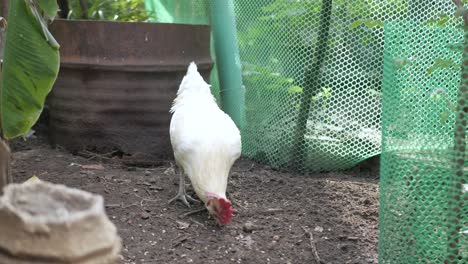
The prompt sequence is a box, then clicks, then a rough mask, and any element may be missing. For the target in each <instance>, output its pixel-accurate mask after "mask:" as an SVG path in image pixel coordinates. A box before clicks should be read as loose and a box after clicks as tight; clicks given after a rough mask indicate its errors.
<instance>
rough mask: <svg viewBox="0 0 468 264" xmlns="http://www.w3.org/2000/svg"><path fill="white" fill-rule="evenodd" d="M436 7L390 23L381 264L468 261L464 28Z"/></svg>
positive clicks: (442, 4)
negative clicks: (463, 77)
mask: <svg viewBox="0 0 468 264" xmlns="http://www.w3.org/2000/svg"><path fill="white" fill-rule="evenodd" d="M434 3H435V1H434ZM437 3H439V4H438V5H432V6H431V8H427V7H424V6H419V7H418V6H415V8H416V10H415V12H414V13H412V15H410V16H408V18H407V19H401V20H395V21H387V22H386V23H385V29H384V32H385V48H384V51H385V55H384V56H385V61H384V62H385V63H384V79H383V80H384V82H383V96H382V98H383V100H382V105H383V108H382V131H383V148H382V151H383V152H382V162H381V190H380V191H381V198H380V223H379V225H380V239H379V259H380V261H379V262H380V263H468V239H467V238H468V234H463V233H464V232H468V202H467V201H468V196H467V193H466V192H467V191H465V190H464V188H466V187H467V185H466V183H467V180H468V179H467V168H466V167H465V163H466V157H465V151H466V139H465V134H466V122H467V110H468V104H467V102H468V101H467V99H468V98H467V97H466V94H467V92H466V89H467V87H468V86H467V85H466V84H465V85H463V86H462V88H461V89H460V83H461V82H460V77H461V71H460V65H461V64H462V63H461V62H462V43H463V30H462V29H460V27H459V26H460V25H461V19H455V17H454V11H455V7H454V5H453V3H452V2H451V1H437ZM410 14H411V13H410ZM467 47H468V46H467ZM467 52H468V50H467ZM465 63H466V64H465V65H468V60H466V62H465ZM467 73H468V72H467ZM465 77H468V76H465ZM462 89H463V90H464V94H462V93H461V90H462ZM457 92H458V93H459V94H458V95H457ZM457 96H458V99H457ZM457 104H458V105H457ZM457 117H458V119H457ZM456 124H457V125H459V126H457V129H455V126H456ZM455 131H458V132H460V134H456V133H455Z"/></svg>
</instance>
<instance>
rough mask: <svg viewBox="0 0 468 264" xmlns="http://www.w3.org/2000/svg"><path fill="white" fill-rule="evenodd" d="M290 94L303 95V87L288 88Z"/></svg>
mask: <svg viewBox="0 0 468 264" xmlns="http://www.w3.org/2000/svg"><path fill="white" fill-rule="evenodd" d="M288 93H290V94H296V93H302V87H300V86H297V85H293V86H290V87H289V88H288Z"/></svg>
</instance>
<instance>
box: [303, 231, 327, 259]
mask: <svg viewBox="0 0 468 264" xmlns="http://www.w3.org/2000/svg"><path fill="white" fill-rule="evenodd" d="M302 229H303V230H304V232H305V233H306V234H307V235H309V239H310V248H311V249H312V254H313V255H314V258H315V262H316V263H317V264H320V263H322V262H321V261H320V257H319V255H318V252H317V247H316V246H315V241H314V235H313V234H312V232H311V231H310V230H309V229H308V228H306V227H304V226H303V227H302Z"/></svg>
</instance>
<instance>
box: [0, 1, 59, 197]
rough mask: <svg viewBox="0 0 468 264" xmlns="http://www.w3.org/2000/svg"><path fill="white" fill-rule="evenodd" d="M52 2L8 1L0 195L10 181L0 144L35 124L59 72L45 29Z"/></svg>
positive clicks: (0, 83) (0, 81)
mask: <svg viewBox="0 0 468 264" xmlns="http://www.w3.org/2000/svg"><path fill="white" fill-rule="evenodd" d="M57 10H58V6H57V2H56V0H40V1H39V0H24V1H10V8H9V17H8V29H7V31H6V39H5V49H4V57H3V66H2V69H1V75H0V117H1V123H0V126H1V127H0V128H1V138H2V142H1V145H0V167H1V168H0V191H1V189H2V188H3V186H4V185H5V184H7V183H9V181H11V175H9V174H10V172H9V171H10V170H9V158H10V152H9V148H8V146H7V145H6V143H5V141H4V140H8V139H12V138H16V137H19V136H23V135H26V134H27V133H28V132H29V131H30V129H31V127H32V126H33V125H34V124H35V123H36V121H37V120H38V118H39V115H40V114H41V112H42V109H43V107H44V102H45V98H46V96H47V94H48V93H49V92H50V90H51V89H52V85H53V83H54V82H55V79H56V78H57V74H58V70H59V52H58V49H59V45H58V43H57V42H56V41H55V39H54V37H53V36H52V35H51V34H50V32H49V31H48V29H47V24H48V23H49V22H50V21H51V20H52V19H53V17H54V16H55V14H56V13H57Z"/></svg>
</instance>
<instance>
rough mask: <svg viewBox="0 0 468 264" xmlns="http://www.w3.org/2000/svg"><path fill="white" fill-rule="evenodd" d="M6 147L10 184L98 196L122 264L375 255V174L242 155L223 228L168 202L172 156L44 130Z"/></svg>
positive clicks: (339, 259) (371, 258)
mask: <svg viewBox="0 0 468 264" xmlns="http://www.w3.org/2000/svg"><path fill="white" fill-rule="evenodd" d="M12 149H13V151H14V161H13V173H14V176H15V181H16V182H23V181H25V180H26V179H28V178H29V177H31V176H33V175H37V176H38V177H39V178H40V179H42V180H46V181H50V182H53V183H60V184H65V185H67V186H71V187H76V188H80V189H84V190H87V191H90V192H93V193H97V194H101V195H103V196H104V198H105V203H106V211H107V213H108V215H109V218H110V219H111V220H112V221H113V222H114V223H115V225H116V226H117V227H118V230H119V234H120V236H121V237H122V239H123V250H122V257H121V258H122V263H316V262H315V260H316V255H317V256H318V257H319V258H320V259H321V263H339V264H343V263H377V235H378V205H379V204H378V176H377V175H376V174H377V173H376V172H372V171H368V170H365V169H362V168H359V167H358V168H355V169H353V170H351V171H349V172H346V173H326V174H311V175H307V176H304V175H296V174H292V173H286V172H279V171H274V170H272V169H270V168H268V167H266V166H263V165H259V164H257V163H255V162H252V161H249V160H240V161H238V162H237V163H236V164H235V166H234V167H233V169H232V174H231V178H230V182H229V187H228V197H229V198H230V199H231V200H232V201H233V204H234V208H236V209H237V210H238V213H237V214H236V215H235V217H233V219H232V222H230V224H229V225H228V226H226V227H223V228H220V227H218V226H216V224H215V222H214V220H213V219H209V218H208V215H207V212H206V211H205V212H201V213H198V214H192V215H188V216H184V214H185V213H187V212H190V211H193V209H197V208H201V206H200V205H198V206H194V207H193V208H192V209H188V208H186V207H185V206H184V205H182V204H181V203H179V202H177V203H175V204H170V205H168V204H167V201H168V200H169V199H170V198H172V197H173V196H174V195H175V194H176V192H177V183H178V179H177V176H176V174H175V173H174V169H173V167H172V166H171V162H170V161H168V162H167V163H166V164H165V165H164V166H161V167H154V168H138V167H128V166H125V165H123V164H122V163H120V162H119V160H118V159H109V160H106V159H104V160H103V159H101V158H100V157H99V156H93V155H90V156H88V157H82V156H75V155H71V154H70V153H68V152H67V151H65V150H63V149H60V148H58V149H57V148H56V149H54V148H51V147H50V146H49V144H48V143H47V140H45V139H44V137H41V136H38V137H35V138H31V139H29V140H28V141H26V142H23V141H19V140H16V141H15V142H13V144H12ZM97 164H101V165H102V166H103V167H101V168H100V166H91V167H86V166H83V165H97ZM188 192H189V194H190V193H193V191H192V190H191V188H190V187H188ZM311 235H312V236H311ZM315 252H316V254H315Z"/></svg>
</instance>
